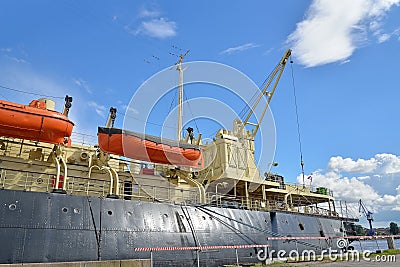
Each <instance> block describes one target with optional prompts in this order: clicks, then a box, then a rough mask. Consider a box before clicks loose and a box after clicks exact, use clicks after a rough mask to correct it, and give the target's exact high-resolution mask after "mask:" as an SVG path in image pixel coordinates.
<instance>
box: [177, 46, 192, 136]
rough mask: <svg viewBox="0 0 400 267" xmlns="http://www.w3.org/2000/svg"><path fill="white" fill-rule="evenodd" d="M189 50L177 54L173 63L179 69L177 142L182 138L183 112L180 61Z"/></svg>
mask: <svg viewBox="0 0 400 267" xmlns="http://www.w3.org/2000/svg"><path fill="white" fill-rule="evenodd" d="M189 51H190V50H188V51H186V53H185V54H183V55H182V54H180V55H179V60H178V62H176V63H175V65H177V66H176V69H177V70H178V71H179V86H178V129H177V140H178V142H179V141H180V140H181V138H182V113H183V69H182V61H183V59H184V58H185V57H186V55H187V54H188V53H189Z"/></svg>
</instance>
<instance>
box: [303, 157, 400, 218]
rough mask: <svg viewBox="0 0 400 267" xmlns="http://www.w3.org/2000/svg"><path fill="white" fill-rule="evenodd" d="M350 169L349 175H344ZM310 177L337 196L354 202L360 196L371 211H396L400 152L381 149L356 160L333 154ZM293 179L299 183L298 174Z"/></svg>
mask: <svg viewBox="0 0 400 267" xmlns="http://www.w3.org/2000/svg"><path fill="white" fill-rule="evenodd" d="M350 173H351V174H352V177H348V176H347V174H350ZM353 175H354V176H353ZM312 177H313V181H312V185H313V186H316V187H327V188H329V189H331V190H333V192H334V195H335V197H336V198H337V199H340V200H346V201H348V202H354V203H356V202H357V201H358V200H359V199H362V200H363V201H364V202H365V203H366V204H367V205H368V206H369V207H371V210H372V211H373V212H377V211H385V210H386V211H400V156H397V155H394V154H388V153H382V154H377V155H375V156H374V157H373V158H370V159H357V160H353V159H350V158H343V157H341V156H336V157H332V158H331V159H330V160H329V162H328V167H327V171H323V170H316V171H315V172H314V173H313V174H312ZM297 181H298V182H299V183H302V176H301V175H300V176H298V177H297ZM385 184H386V185H389V186H388V187H386V186H385ZM394 188H395V190H393V189H394ZM387 190H390V192H387Z"/></svg>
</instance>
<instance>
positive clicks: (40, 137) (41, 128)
mask: <svg viewBox="0 0 400 267" xmlns="http://www.w3.org/2000/svg"><path fill="white" fill-rule="evenodd" d="M73 126H74V123H73V122H72V121H70V120H69V119H68V117H66V116H65V115H63V114H61V113H59V112H56V111H52V110H47V109H46V108H45V106H44V104H43V102H40V101H32V103H31V104H30V105H29V106H27V105H21V104H17V103H12V102H7V101H4V100H0V136H6V137H13V138H21V139H27V140H32V141H38V142H46V143H51V144H65V143H66V140H67V141H68V138H69V137H70V136H71V133H72V128H73ZM66 138H67V139H66Z"/></svg>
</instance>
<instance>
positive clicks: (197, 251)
mask: <svg viewBox="0 0 400 267" xmlns="http://www.w3.org/2000/svg"><path fill="white" fill-rule="evenodd" d="M196 254H197V267H200V256H199V254H200V253H199V250H196Z"/></svg>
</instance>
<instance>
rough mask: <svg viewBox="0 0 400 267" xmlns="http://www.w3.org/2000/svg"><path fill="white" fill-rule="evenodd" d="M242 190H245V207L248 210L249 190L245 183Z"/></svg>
mask: <svg viewBox="0 0 400 267" xmlns="http://www.w3.org/2000/svg"><path fill="white" fill-rule="evenodd" d="M244 190H245V194H246V206H247V209H250V208H251V207H250V200H249V189H248V187H247V181H245V182H244Z"/></svg>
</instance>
